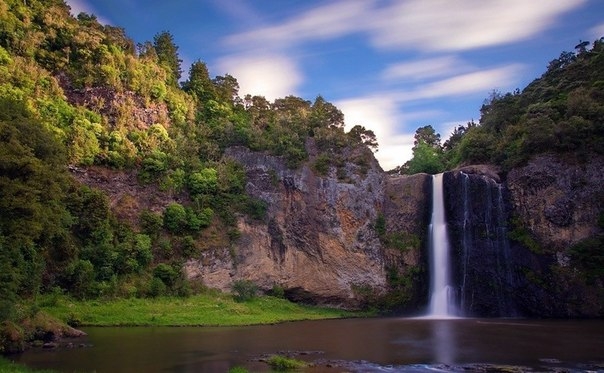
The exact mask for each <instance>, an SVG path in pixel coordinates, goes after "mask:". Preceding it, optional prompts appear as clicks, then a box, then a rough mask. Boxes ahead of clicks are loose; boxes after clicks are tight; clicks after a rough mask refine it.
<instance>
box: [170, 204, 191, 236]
mask: <svg viewBox="0 0 604 373" xmlns="http://www.w3.org/2000/svg"><path fill="white" fill-rule="evenodd" d="M187 225H188V222H187V210H186V209H185V207H184V206H183V205H181V204H180V203H176V202H175V203H171V204H169V205H168V207H166V210H165V211H164V227H165V228H166V229H167V230H169V231H170V232H172V233H181V232H182V231H183V230H184V229H185V228H186V227H187Z"/></svg>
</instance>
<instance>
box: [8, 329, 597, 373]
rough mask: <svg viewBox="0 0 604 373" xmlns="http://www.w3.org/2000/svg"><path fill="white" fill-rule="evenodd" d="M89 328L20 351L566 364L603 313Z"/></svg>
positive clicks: (157, 362)
mask: <svg viewBox="0 0 604 373" xmlns="http://www.w3.org/2000/svg"><path fill="white" fill-rule="evenodd" d="M86 331H87V332H88V333H89V340H90V343H92V344H93V345H94V347H92V348H83V349H71V350H68V349H63V350H57V351H44V350H32V351H29V352H27V353H25V354H23V355H22V356H20V357H19V358H18V359H19V360H20V361H21V362H23V363H25V364H26V365H29V366H31V367H34V368H49V369H55V370H57V371H60V372H73V371H79V372H89V371H96V372H99V373H101V372H111V373H119V372H143V371H144V372H211V373H214V372H221V373H224V372H226V371H228V370H229V369H230V368H231V367H233V366H235V365H242V366H245V367H246V368H247V369H248V370H249V371H251V372H263V371H264V372H266V371H269V368H268V367H267V365H266V364H264V363H262V362H258V357H259V356H262V355H266V354H275V353H280V352H283V351H298V352H299V353H300V352H303V354H302V355H300V358H302V359H305V360H307V361H316V360H319V359H320V360H323V361H325V360H328V361H364V362H366V363H363V364H366V365H364V367H363V368H362V369H361V371H367V369H366V368H367V367H368V366H371V364H375V366H377V367H385V366H394V367H401V366H404V367H413V370H414V371H417V370H418V369H419V370H420V371H422V369H423V371H427V370H428V368H425V365H426V364H438V363H440V364H466V363H492V364H514V365H524V366H532V367H536V368H539V367H541V362H542V361H543V359H557V360H561V361H562V362H564V363H565V364H567V365H568V364H570V365H572V364H576V363H581V362H589V361H593V360H598V359H602V357H603V356H604V353H603V352H604V339H603V338H602V335H604V321H514V320H512V321H506V320H470V319H451V320H425V319H423V320H422V319H364V320H354V319H353V320H330V321H314V322H295V323H286V324H280V325H270V326H252V327H236V328H235V327H234V328H226V327H225V328H88V329H86ZM422 366H424V368H422ZM363 369H365V370H363ZM376 369H377V368H376ZM409 369H410V368H409ZM348 370H349V371H350V370H352V371H354V369H348ZM378 370H379V369H378ZM328 371H330V372H333V373H337V372H339V371H338V370H334V369H332V370H328ZM370 371H371V370H370ZM404 371H408V369H407V368H405V370H404ZM313 372H317V370H316V369H315V370H313Z"/></svg>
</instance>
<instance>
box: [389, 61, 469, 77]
mask: <svg viewBox="0 0 604 373" xmlns="http://www.w3.org/2000/svg"><path fill="white" fill-rule="evenodd" d="M461 70H465V67H464V64H463V62H461V61H459V60H458V59H457V58H455V57H453V56H445V57H438V58H430V59H425V60H417V61H411V62H402V63H397V64H393V65H390V66H388V67H387V68H386V69H385V70H384V72H383V73H382V78H383V79H384V80H398V79H412V80H420V79H428V78H436V77H442V76H446V75H450V74H452V73H456V72H459V71H461Z"/></svg>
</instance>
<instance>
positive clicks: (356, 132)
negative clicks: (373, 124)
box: [348, 124, 378, 152]
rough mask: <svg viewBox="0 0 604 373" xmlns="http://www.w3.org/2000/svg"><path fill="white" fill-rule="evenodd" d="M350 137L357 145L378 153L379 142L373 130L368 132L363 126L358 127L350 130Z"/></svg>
mask: <svg viewBox="0 0 604 373" xmlns="http://www.w3.org/2000/svg"><path fill="white" fill-rule="evenodd" d="M348 136H349V137H350V138H351V139H352V140H353V141H354V142H356V143H359V144H363V145H365V146H367V147H369V148H370V149H372V150H373V151H375V152H377V149H378V142H377V138H376V136H375V133H373V131H372V130H368V129H366V128H365V127H363V126H361V125H358V124H357V125H356V126H354V127H352V128H351V129H350V131H349V132H348Z"/></svg>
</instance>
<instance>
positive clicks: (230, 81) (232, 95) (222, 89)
mask: <svg viewBox="0 0 604 373" xmlns="http://www.w3.org/2000/svg"><path fill="white" fill-rule="evenodd" d="M212 84H213V85H214V88H215V92H216V97H217V98H218V99H219V100H221V101H223V102H228V103H230V104H232V105H237V104H241V98H239V82H238V81H237V79H235V78H234V77H233V76H231V75H229V74H225V75H224V76H217V77H215V78H214V79H212Z"/></svg>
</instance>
